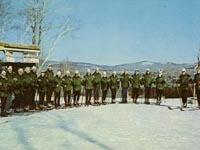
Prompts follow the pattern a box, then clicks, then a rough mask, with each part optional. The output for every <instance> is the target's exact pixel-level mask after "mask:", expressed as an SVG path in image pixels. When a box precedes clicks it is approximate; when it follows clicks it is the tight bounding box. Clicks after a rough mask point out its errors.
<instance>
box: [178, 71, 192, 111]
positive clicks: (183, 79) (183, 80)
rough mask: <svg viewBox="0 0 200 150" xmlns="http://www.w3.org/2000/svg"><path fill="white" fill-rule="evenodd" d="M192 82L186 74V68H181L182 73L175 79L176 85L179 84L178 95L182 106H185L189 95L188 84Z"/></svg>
mask: <svg viewBox="0 0 200 150" xmlns="http://www.w3.org/2000/svg"><path fill="white" fill-rule="evenodd" d="M190 83H192V79H191V77H190V75H189V74H187V72H186V69H185V68H183V69H182V73H181V75H180V76H179V78H178V80H177V84H178V86H179V85H180V96H181V98H182V107H183V108H186V107H187V97H188V95H189V84H190Z"/></svg>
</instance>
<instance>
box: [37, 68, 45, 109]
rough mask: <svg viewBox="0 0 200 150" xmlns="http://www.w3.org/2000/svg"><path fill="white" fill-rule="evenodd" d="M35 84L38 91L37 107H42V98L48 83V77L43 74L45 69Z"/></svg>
mask: <svg viewBox="0 0 200 150" xmlns="http://www.w3.org/2000/svg"><path fill="white" fill-rule="evenodd" d="M37 85H38V93H39V108H40V109H43V108H44V107H45V106H44V98H45V95H46V92H47V85H48V79H47V76H46V75H45V71H42V72H41V75H40V76H39V77H38V79H37Z"/></svg>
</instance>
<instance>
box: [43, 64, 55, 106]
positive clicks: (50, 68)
mask: <svg viewBox="0 0 200 150" xmlns="http://www.w3.org/2000/svg"><path fill="white" fill-rule="evenodd" d="M45 74H46V76H47V79H48V85H47V95H46V101H47V106H48V107H51V106H52V101H51V97H52V94H53V90H54V89H53V82H54V73H53V66H52V65H49V66H48V68H47V70H46V72H45Z"/></svg>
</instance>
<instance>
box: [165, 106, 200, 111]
mask: <svg viewBox="0 0 200 150" xmlns="http://www.w3.org/2000/svg"><path fill="white" fill-rule="evenodd" d="M168 109H169V110H175V109H179V110H180V111H195V110H200V108H199V107H185V108H184V107H181V106H168Z"/></svg>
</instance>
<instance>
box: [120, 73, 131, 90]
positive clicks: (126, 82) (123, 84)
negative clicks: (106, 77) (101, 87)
mask: <svg viewBox="0 0 200 150" xmlns="http://www.w3.org/2000/svg"><path fill="white" fill-rule="evenodd" d="M120 81H121V87H122V88H129V85H130V83H129V81H130V76H129V75H128V74H127V75H125V74H122V76H121V79H120Z"/></svg>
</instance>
